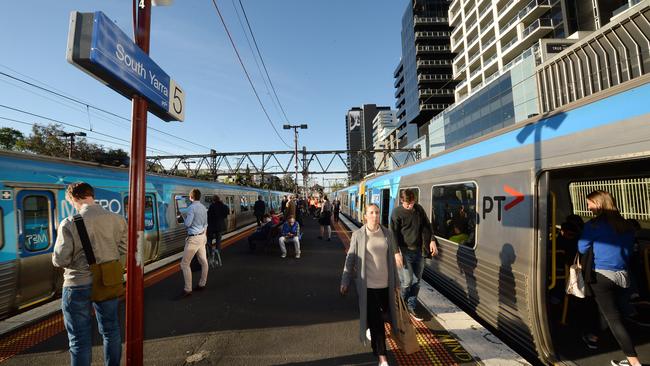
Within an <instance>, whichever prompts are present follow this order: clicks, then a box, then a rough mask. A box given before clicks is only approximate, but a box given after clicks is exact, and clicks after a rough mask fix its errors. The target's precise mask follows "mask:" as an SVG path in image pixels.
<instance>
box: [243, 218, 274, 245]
mask: <svg viewBox="0 0 650 366" xmlns="http://www.w3.org/2000/svg"><path fill="white" fill-rule="evenodd" d="M262 222H263V223H264V224H263V225H262V226H260V227H258V228H257V229H256V230H255V232H254V233H252V234H251V236H249V237H248V247H249V248H250V251H251V252H253V251H255V248H256V247H257V243H259V242H265V241H266V240H267V238H268V237H269V234H270V233H271V230H273V221H272V220H271V215H269V214H264V215H262Z"/></svg>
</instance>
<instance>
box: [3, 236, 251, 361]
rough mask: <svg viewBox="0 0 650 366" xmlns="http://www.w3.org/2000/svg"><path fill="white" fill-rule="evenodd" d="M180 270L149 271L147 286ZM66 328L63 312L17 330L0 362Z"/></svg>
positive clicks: (231, 240)
mask: <svg viewBox="0 0 650 366" xmlns="http://www.w3.org/2000/svg"><path fill="white" fill-rule="evenodd" d="M252 231H253V230H246V231H244V232H242V233H239V234H237V235H235V236H234V237H231V238H228V239H226V240H224V242H223V245H222V249H224V248H226V247H228V246H230V245H232V244H234V243H235V242H237V241H238V240H240V239H242V238H244V237H245V236H246V235H248V234H250V233H251V232H252ZM178 271H180V266H179V264H178V263H174V264H171V265H169V266H166V267H163V268H161V269H159V270H157V271H155V272H152V273H148V274H147V275H145V278H144V285H145V287H148V286H151V285H153V284H154V283H156V282H159V281H162V280H163V279H165V278H167V277H169V276H171V275H172V274H174V273H176V272H178ZM64 330H65V326H64V324H63V315H62V314H61V313H57V314H55V315H52V316H50V317H48V318H46V319H45V320H42V321H39V322H38V323H36V324H34V325H30V326H27V327H26V328H23V329H20V330H17V331H16V332H14V333H12V334H10V335H9V336H7V337H4V338H3V339H1V340H0V363H2V362H4V361H6V360H7V359H9V358H11V357H13V356H15V355H17V354H19V353H21V352H23V351H25V350H27V349H29V348H31V347H33V346H35V345H37V344H39V343H41V342H43V341H46V340H47V339H49V338H51V337H53V336H55V335H57V334H59V333H60V332H63V331H64Z"/></svg>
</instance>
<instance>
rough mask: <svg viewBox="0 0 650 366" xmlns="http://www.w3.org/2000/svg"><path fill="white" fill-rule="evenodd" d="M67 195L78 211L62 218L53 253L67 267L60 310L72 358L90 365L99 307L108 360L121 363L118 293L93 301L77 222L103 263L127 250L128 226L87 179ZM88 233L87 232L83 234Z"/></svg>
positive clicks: (71, 187) (57, 262)
mask: <svg viewBox="0 0 650 366" xmlns="http://www.w3.org/2000/svg"><path fill="white" fill-rule="evenodd" d="M66 200H67V201H68V202H70V204H72V206H74V208H75V209H76V210H77V212H78V213H79V215H75V217H74V218H73V217H68V218H65V219H63V221H61V224H60V225H59V228H58V231H57V237H56V243H55V244H54V251H53V253H52V264H54V266H55V267H62V268H64V273H63V278H64V281H63V295H62V297H61V309H62V311H63V323H64V325H65V329H66V331H67V332H68V341H69V346H70V363H71V364H72V365H90V362H91V359H92V354H91V352H92V320H91V319H92V318H91V317H92V314H91V310H90V306H91V304H92V307H93V308H94V310H95V316H96V318H97V325H98V328H99V332H100V333H101V335H102V338H103V339H104V364H105V365H108V366H117V365H119V364H120V358H121V355H122V340H121V337H120V323H119V318H118V314H117V308H118V305H119V301H118V299H117V298H114V299H109V300H104V301H93V300H91V292H92V282H93V278H92V272H91V271H90V267H89V265H88V259H87V258H86V255H85V252H84V249H83V246H84V245H83V243H82V242H81V241H80V237H79V235H80V234H79V233H80V232H79V231H78V230H77V227H81V226H84V227H85V229H86V233H87V237H88V239H89V241H90V247H91V248H92V252H93V254H94V256H95V262H96V263H98V264H101V263H108V262H112V261H117V260H119V259H120V257H121V256H123V255H125V253H126V241H127V227H126V221H125V220H124V218H123V217H122V216H120V215H117V214H114V213H112V212H110V211H108V210H105V209H103V208H102V207H101V206H99V205H97V204H96V203H95V191H94V189H93V187H92V186H91V185H90V184H88V183H82V182H79V183H73V184H70V185H69V186H68V187H67V189H66ZM82 234H83V233H82Z"/></svg>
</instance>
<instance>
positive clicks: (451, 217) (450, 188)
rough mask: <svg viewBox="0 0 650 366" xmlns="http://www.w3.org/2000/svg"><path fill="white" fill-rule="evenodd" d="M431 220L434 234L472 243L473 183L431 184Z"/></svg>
mask: <svg viewBox="0 0 650 366" xmlns="http://www.w3.org/2000/svg"><path fill="white" fill-rule="evenodd" d="M431 197H432V206H431V207H433V213H432V215H431V221H432V225H433V229H434V233H435V235H436V236H437V237H439V238H443V239H447V240H449V241H452V242H454V243H457V244H459V245H464V246H468V247H474V245H475V242H476V184H475V183H473V182H467V183H455V184H449V185H441V186H433V188H432V194H431Z"/></svg>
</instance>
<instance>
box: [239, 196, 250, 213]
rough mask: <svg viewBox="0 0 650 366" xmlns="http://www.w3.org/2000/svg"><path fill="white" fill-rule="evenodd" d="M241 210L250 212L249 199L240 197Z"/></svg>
mask: <svg viewBox="0 0 650 366" xmlns="http://www.w3.org/2000/svg"><path fill="white" fill-rule="evenodd" d="M239 210H240V211H241V212H244V211H248V197H246V196H239Z"/></svg>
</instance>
